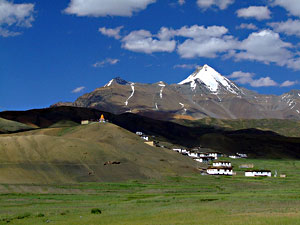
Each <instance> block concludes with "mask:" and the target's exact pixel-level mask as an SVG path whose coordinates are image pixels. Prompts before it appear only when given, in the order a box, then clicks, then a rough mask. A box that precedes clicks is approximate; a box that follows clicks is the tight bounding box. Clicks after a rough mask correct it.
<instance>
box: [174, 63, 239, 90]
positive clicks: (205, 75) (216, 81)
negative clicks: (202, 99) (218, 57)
mask: <svg viewBox="0 0 300 225" xmlns="http://www.w3.org/2000/svg"><path fill="white" fill-rule="evenodd" d="M196 80H198V81H199V82H200V83H203V84H204V85H205V86H206V87H207V88H208V89H209V90H210V91H211V92H214V93H217V92H218V90H219V87H220V85H222V86H223V87H224V88H225V89H226V90H228V91H229V92H231V93H233V94H237V92H236V91H235V90H234V89H233V88H236V89H238V90H239V88H238V87H237V86H236V85H234V84H233V83H232V82H230V81H229V80H228V79H227V78H226V77H223V76H222V75H221V74H220V73H218V72H217V71H215V70H214V69H213V68H211V67H210V66H208V65H204V66H203V67H199V68H198V69H197V70H196V71H195V72H194V73H193V74H192V75H190V76H189V77H188V78H187V79H185V80H183V81H181V82H180V83H179V84H187V83H190V85H191V88H192V90H195V88H196V86H197V84H196ZM232 87H233V88H232Z"/></svg>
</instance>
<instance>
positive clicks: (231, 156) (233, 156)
mask: <svg viewBox="0 0 300 225" xmlns="http://www.w3.org/2000/svg"><path fill="white" fill-rule="evenodd" d="M229 158H231V159H240V158H241V157H240V156H239V155H230V156H229Z"/></svg>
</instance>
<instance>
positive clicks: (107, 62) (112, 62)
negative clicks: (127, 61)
mask: <svg viewBox="0 0 300 225" xmlns="http://www.w3.org/2000/svg"><path fill="white" fill-rule="evenodd" d="M118 62H120V60H119V59H111V58H107V59H105V60H103V61H99V62H96V63H95V64H93V67H96V68H97V67H104V66H105V65H115V64H117V63H118Z"/></svg>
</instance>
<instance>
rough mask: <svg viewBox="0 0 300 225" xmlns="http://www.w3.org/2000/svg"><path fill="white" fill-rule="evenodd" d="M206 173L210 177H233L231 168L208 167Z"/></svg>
mask: <svg viewBox="0 0 300 225" xmlns="http://www.w3.org/2000/svg"><path fill="white" fill-rule="evenodd" d="M206 172H207V174H209V175H227V176H232V175H233V171H232V168H231V167H208V168H207V170H206Z"/></svg>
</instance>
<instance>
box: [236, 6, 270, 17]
mask: <svg viewBox="0 0 300 225" xmlns="http://www.w3.org/2000/svg"><path fill="white" fill-rule="evenodd" d="M236 13H237V16H238V17H243V18H246V19H248V18H255V19H257V20H264V19H270V18H271V11H270V10H269V9H268V7H266V6H250V7H248V8H243V9H239V10H238V11H236Z"/></svg>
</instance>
